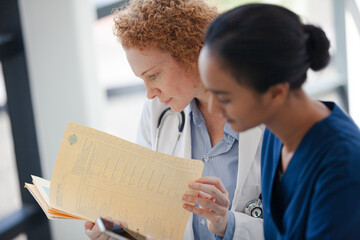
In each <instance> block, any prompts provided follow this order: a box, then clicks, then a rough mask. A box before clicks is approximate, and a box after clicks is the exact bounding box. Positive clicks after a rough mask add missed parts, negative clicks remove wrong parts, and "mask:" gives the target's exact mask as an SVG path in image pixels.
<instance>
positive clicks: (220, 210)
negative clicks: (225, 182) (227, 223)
mask: <svg viewBox="0 0 360 240" xmlns="http://www.w3.org/2000/svg"><path fill="white" fill-rule="evenodd" d="M183 200H184V201H187V202H189V203H194V204H197V205H199V206H201V207H202V208H203V209H204V210H207V211H210V212H215V213H217V214H219V215H220V216H223V215H225V214H226V212H227V211H228V209H227V207H224V206H221V205H219V204H218V203H217V202H215V201H211V200H209V199H204V198H198V197H194V196H184V197H183Z"/></svg>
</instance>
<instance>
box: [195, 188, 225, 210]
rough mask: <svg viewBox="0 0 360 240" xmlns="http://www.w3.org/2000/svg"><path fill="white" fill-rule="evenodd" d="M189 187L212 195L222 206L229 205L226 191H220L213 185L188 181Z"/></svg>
mask: <svg viewBox="0 0 360 240" xmlns="http://www.w3.org/2000/svg"><path fill="white" fill-rule="evenodd" d="M189 187H190V188H191V189H194V190H198V191H202V192H204V193H207V194H209V195H210V196H212V197H214V198H215V200H216V202H218V203H219V204H220V205H222V206H226V207H228V206H229V200H228V193H227V192H226V193H223V192H221V191H220V190H219V189H218V188H216V187H215V186H214V185H208V184H203V183H189Z"/></svg>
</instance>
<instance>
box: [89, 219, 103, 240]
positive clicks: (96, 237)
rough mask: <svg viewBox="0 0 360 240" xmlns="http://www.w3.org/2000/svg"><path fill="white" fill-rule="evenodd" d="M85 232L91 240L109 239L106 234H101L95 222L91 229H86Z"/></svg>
mask: <svg viewBox="0 0 360 240" xmlns="http://www.w3.org/2000/svg"><path fill="white" fill-rule="evenodd" d="M85 233H86V235H87V236H88V237H89V238H90V239H91V240H106V239H109V237H108V236H106V235H105V234H102V233H101V232H100V229H99V226H98V225H97V223H96V224H95V225H94V226H93V228H92V229H91V230H90V229H86V230H85Z"/></svg>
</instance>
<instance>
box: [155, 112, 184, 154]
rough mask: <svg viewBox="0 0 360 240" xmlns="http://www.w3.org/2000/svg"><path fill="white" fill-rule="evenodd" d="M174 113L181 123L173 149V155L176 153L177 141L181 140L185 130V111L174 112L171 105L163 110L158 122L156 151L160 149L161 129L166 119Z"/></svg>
mask: <svg viewBox="0 0 360 240" xmlns="http://www.w3.org/2000/svg"><path fill="white" fill-rule="evenodd" d="M173 114H176V116H177V118H178V120H179V124H178V136H177V139H176V142H175V145H174V147H173V149H172V152H171V155H173V154H174V152H175V149H176V146H177V143H178V142H179V139H180V136H181V133H182V132H183V130H184V125H185V113H184V111H181V112H174V111H172V110H171V108H170V107H168V108H166V109H165V110H164V111H162V113H161V114H160V116H159V119H158V122H157V126H156V135H155V151H158V150H159V137H160V131H161V127H162V125H163V123H164V120H165V119H166V118H167V117H168V116H171V115H173Z"/></svg>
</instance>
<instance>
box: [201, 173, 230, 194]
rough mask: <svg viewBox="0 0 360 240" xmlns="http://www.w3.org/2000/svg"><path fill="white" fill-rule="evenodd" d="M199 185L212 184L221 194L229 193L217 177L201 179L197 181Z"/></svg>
mask: <svg viewBox="0 0 360 240" xmlns="http://www.w3.org/2000/svg"><path fill="white" fill-rule="evenodd" d="M195 182H198V183H204V184H210V185H214V186H216V188H218V189H219V190H220V191H221V192H223V193H227V190H226V187H225V185H224V184H223V183H222V181H221V180H220V178H217V177H208V176H206V177H201V178H198V179H196V180H195Z"/></svg>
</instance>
